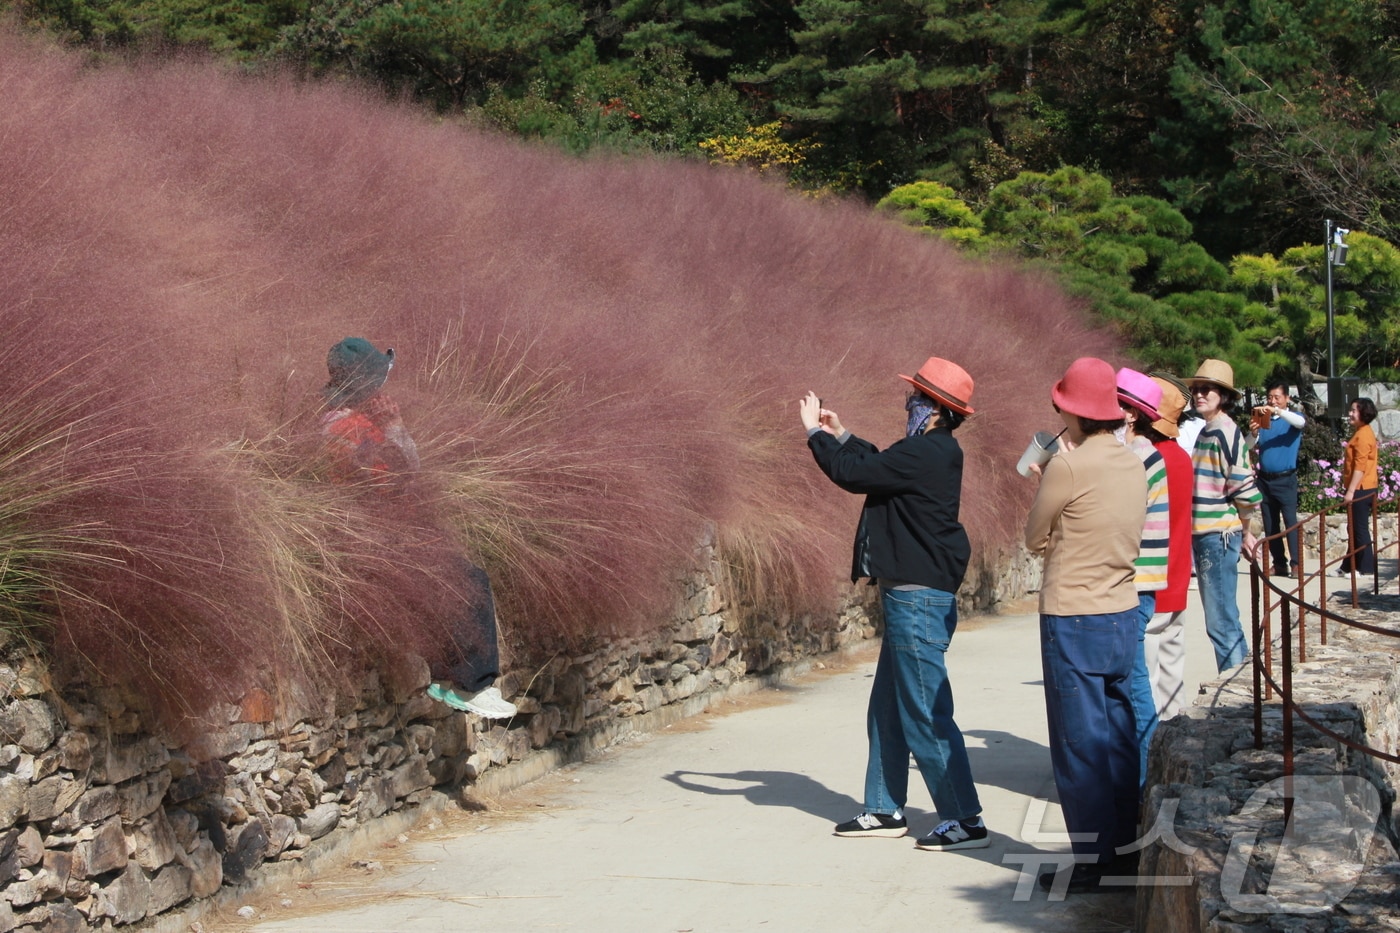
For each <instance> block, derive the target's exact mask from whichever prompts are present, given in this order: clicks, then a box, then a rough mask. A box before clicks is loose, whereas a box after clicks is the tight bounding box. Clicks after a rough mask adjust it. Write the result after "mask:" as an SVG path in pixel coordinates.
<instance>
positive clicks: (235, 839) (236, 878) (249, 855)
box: [223, 820, 267, 884]
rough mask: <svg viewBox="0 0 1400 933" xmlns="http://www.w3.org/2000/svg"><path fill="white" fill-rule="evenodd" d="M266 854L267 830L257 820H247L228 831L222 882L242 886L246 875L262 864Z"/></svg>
mask: <svg viewBox="0 0 1400 933" xmlns="http://www.w3.org/2000/svg"><path fill="white" fill-rule="evenodd" d="M266 852H267V830H266V829H264V828H263V824H262V823H261V822H260V821H258V820H249V821H248V822H246V823H244V824H243V825H242V826H238V827H235V828H234V829H232V830H230V831H229V836H228V851H227V852H225V853H224V858H223V877H224V880H226V881H228V882H230V883H232V884H242V883H243V882H244V881H245V880H247V878H248V873H249V872H251V871H252V870H253V869H254V868H256V867H257V866H258V865H261V864H262V861H263V856H264V854H265V853H266Z"/></svg>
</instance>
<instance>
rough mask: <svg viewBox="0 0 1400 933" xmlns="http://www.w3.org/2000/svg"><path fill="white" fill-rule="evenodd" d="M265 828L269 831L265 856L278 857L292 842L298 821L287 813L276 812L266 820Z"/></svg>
mask: <svg viewBox="0 0 1400 933" xmlns="http://www.w3.org/2000/svg"><path fill="white" fill-rule="evenodd" d="M264 829H266V831H267V851H266V852H265V853H264V857H265V858H276V857H277V856H278V855H280V854H281V853H282V852H283V850H285V849H286V848H287V847H288V846H289V845H291V844H292V837H293V836H295V835H296V833H297V821H296V820H294V819H292V818H291V817H290V816H287V815H286V814H285V813H276V814H273V815H272V817H270V818H269V819H268V820H266V821H265V823H264Z"/></svg>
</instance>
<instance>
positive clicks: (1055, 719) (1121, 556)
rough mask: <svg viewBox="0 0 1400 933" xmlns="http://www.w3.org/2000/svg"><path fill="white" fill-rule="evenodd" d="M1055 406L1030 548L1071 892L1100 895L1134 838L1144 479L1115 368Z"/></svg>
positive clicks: (1075, 370)
mask: <svg viewBox="0 0 1400 933" xmlns="http://www.w3.org/2000/svg"><path fill="white" fill-rule="evenodd" d="M1050 398H1051V400H1052V402H1053V403H1054V406H1055V411H1056V412H1058V413H1059V415H1060V419H1061V420H1062V421H1064V423H1065V437H1067V438H1068V439H1069V443H1068V444H1063V443H1062V450H1061V452H1060V453H1058V454H1056V455H1055V456H1054V457H1052V458H1051V459H1050V462H1049V463H1047V464H1046V465H1045V467H1044V470H1043V471H1042V476H1041V481H1040V488H1039V489H1038V490H1037V491H1036V496H1035V502H1034V503H1032V504H1031V512H1030V516H1029V517H1028V518H1027V520H1026V547H1027V548H1028V549H1029V550H1030V551H1031V552H1032V553H1034V554H1043V555H1044V557H1045V569H1044V572H1043V576H1042V579H1041V586H1040V657H1041V665H1042V668H1043V670H1044V675H1045V676H1044V680H1045V710H1046V718H1047V719H1048V721H1049V728H1050V764H1051V769H1052V771H1053V772H1054V775H1055V789H1056V790H1057V791H1058V793H1059V797H1060V806H1061V808H1062V809H1063V810H1064V814H1065V828H1066V829H1068V830H1069V832H1070V835H1071V838H1072V839H1073V840H1074V841H1073V842H1072V843H1071V845H1072V846H1073V848H1074V854H1075V860H1076V862H1077V863H1078V864H1076V865H1075V866H1074V868H1073V870H1072V872H1071V874H1070V878H1069V881H1068V882H1067V886H1068V890H1069V891H1071V892H1087V891H1096V890H1098V889H1099V880H1100V878H1102V877H1103V875H1104V874H1105V872H1107V871H1109V869H1110V863H1111V862H1113V861H1114V859H1115V857H1117V856H1118V854H1119V853H1118V851H1117V850H1118V849H1119V848H1120V847H1122V846H1124V845H1126V844H1128V843H1131V842H1132V841H1133V840H1134V839H1135V838H1136V836H1137V815H1138V741H1137V733H1136V730H1135V721H1134V718H1133V702H1132V694H1131V683H1132V675H1133V665H1134V662H1135V660H1136V657H1137V654H1138V651H1139V648H1138V642H1139V632H1140V625H1139V601H1138V592H1137V588H1136V587H1135V586H1134V580H1135V578H1136V576H1137V568H1136V565H1137V558H1138V554H1139V551H1140V546H1141V543H1142V528H1143V522H1144V520H1145V518H1146V516H1147V476H1146V474H1145V472H1144V470H1143V465H1142V461H1140V460H1139V459H1138V458H1137V457H1136V456H1134V455H1133V453H1132V451H1130V450H1129V449H1128V448H1127V447H1124V446H1123V445H1122V444H1120V443H1119V442H1118V440H1117V438H1115V437H1114V431H1115V430H1116V429H1117V428H1119V427H1121V426H1122V425H1123V412H1122V410H1121V409H1120V408H1119V402H1118V386H1117V383H1116V381H1115V379H1114V372H1113V367H1112V366H1110V365H1109V364H1108V363H1106V362H1104V361H1103V360H1099V359H1094V358H1092V357H1084V358H1081V359H1078V360H1075V361H1074V363H1072V364H1071V365H1070V367H1069V369H1068V370H1067V371H1066V372H1065V375H1064V378H1062V379H1061V380H1060V381H1059V382H1057V383H1056V384H1055V387H1054V389H1053V390H1052V391H1051V393H1050ZM1124 867H1125V868H1126V867H1127V866H1126V865H1125V866H1124ZM1133 873H1135V870H1133ZM1055 876H1056V872H1047V873H1045V874H1044V875H1041V877H1040V885H1041V887H1043V888H1045V889H1047V890H1050V889H1051V888H1052V887H1053V886H1054V883H1055ZM1061 890H1063V888H1062V889H1061Z"/></svg>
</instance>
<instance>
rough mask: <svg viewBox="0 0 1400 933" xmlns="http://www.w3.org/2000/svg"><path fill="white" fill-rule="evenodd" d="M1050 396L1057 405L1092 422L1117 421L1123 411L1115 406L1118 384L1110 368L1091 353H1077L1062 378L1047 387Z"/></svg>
mask: <svg viewBox="0 0 1400 933" xmlns="http://www.w3.org/2000/svg"><path fill="white" fill-rule="evenodd" d="M1050 398H1051V399H1052V400H1053V401H1054V402H1055V404H1056V405H1058V406H1059V407H1060V411H1067V412H1069V413H1070V414H1071V415H1078V416H1079V417H1080V418H1089V419H1091V420H1093V421H1120V420H1122V418H1123V410H1122V409H1120V408H1119V407H1118V385H1117V383H1116V382H1115V381H1114V378H1113V367H1112V366H1110V365H1109V364H1108V363H1105V362H1104V361H1103V360H1100V359H1097V358H1095V357H1092V356H1081V357H1080V358H1079V359H1077V360H1075V361H1074V362H1073V363H1070V364H1069V369H1067V370H1065V375H1064V377H1063V378H1062V379H1061V380H1060V381H1059V382H1057V383H1055V388H1053V389H1051V390H1050Z"/></svg>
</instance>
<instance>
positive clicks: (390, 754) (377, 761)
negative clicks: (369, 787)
mask: <svg viewBox="0 0 1400 933" xmlns="http://www.w3.org/2000/svg"><path fill="white" fill-rule="evenodd" d="M407 757H408V749H406V748H404V747H403V746H402V745H400V744H398V743H397V742H388V743H385V744H384V745H380V746H378V747H377V748H376V750H375V752H374V766H375V767H376V768H380V769H382V770H384V771H388V770H390V769H391V768H395V767H397V766H398V764H399V762H401V761H403V760H404V759H405V758H407Z"/></svg>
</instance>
